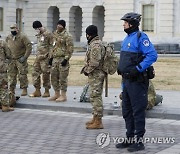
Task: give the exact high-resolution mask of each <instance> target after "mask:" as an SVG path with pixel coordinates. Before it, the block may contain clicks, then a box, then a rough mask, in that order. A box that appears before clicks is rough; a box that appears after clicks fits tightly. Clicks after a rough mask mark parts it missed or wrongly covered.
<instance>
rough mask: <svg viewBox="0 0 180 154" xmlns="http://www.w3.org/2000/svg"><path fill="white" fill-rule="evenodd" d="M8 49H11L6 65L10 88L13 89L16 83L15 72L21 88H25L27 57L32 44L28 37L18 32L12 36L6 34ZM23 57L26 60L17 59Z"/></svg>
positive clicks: (26, 84)
mask: <svg viewBox="0 0 180 154" xmlns="http://www.w3.org/2000/svg"><path fill="white" fill-rule="evenodd" d="M6 42H7V44H8V47H9V49H10V50H11V55H12V61H11V63H10V64H9V67H8V74H9V82H10V90H11V91H14V89H15V88H16V83H17V74H18V73H19V79H20V82H21V84H20V85H21V88H22V89H27V87H28V78H27V73H28V63H27V58H28V57H29V55H30V54H31V51H32V44H31V42H30V40H29V39H28V37H27V36H26V35H25V34H23V33H21V32H19V31H18V33H17V35H15V36H13V35H12V34H10V35H8V37H7V38H6ZM21 57H24V58H25V59H26V60H25V61H24V62H23V63H21V62H20V61H19V59H20V58H21Z"/></svg>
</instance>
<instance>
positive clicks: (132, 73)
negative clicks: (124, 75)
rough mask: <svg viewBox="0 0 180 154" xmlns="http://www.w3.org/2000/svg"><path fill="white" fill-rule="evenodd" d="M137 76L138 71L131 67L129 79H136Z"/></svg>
mask: <svg viewBox="0 0 180 154" xmlns="http://www.w3.org/2000/svg"><path fill="white" fill-rule="evenodd" d="M138 74H139V71H138V70H137V68H136V67H133V68H132V69H131V70H130V72H129V75H130V77H137V76H138Z"/></svg>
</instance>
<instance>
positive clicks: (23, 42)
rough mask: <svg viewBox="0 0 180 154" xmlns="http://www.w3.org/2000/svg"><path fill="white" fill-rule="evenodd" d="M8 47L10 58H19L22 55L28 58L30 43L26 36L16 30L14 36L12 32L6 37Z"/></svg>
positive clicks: (30, 49) (30, 48)
mask: <svg viewBox="0 0 180 154" xmlns="http://www.w3.org/2000/svg"><path fill="white" fill-rule="evenodd" d="M6 42H7V44H8V47H9V49H10V50H11V54H12V59H19V58H20V57H22V56H24V57H25V58H28V57H29V55H30V54H31V51H32V44H31V41H30V40H29V39H28V37H27V36H26V35H25V34H23V33H20V32H18V33H17V35H16V36H13V35H12V34H10V35H8V36H7V38H6Z"/></svg>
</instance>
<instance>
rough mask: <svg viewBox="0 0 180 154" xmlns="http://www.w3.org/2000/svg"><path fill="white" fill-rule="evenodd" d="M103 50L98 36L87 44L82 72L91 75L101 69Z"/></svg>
mask: <svg viewBox="0 0 180 154" xmlns="http://www.w3.org/2000/svg"><path fill="white" fill-rule="evenodd" d="M104 54H105V48H104V46H103V44H102V41H101V40H100V39H99V37H98V36H96V37H95V38H93V39H92V40H91V41H90V43H89V44H88V48H87V52H86V56H85V66H84V70H83V71H84V72H86V73H91V72H92V71H93V70H95V69H102V64H103V58H104Z"/></svg>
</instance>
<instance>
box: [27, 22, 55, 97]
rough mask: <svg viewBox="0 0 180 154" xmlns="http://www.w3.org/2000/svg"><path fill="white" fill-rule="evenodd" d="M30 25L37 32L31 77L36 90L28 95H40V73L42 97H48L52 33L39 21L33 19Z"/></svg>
mask: <svg viewBox="0 0 180 154" xmlns="http://www.w3.org/2000/svg"><path fill="white" fill-rule="evenodd" d="M32 27H33V28H34V29H35V30H36V32H37V34H36V36H37V54H36V59H35V61H34V64H33V71H32V78H33V85H34V87H35V88H36V90H35V91H34V92H33V93H32V94H30V97H40V96H41V91H40V89H41V74H42V80H43V87H44V88H45V92H44V94H43V95H42V97H49V96H50V93H49V89H50V88H51V85H50V67H49V66H48V63H49V53H50V51H51V50H52V42H53V41H52V40H53V37H52V34H51V33H50V32H48V31H47V30H46V28H45V27H43V26H42V24H41V22H40V21H37V20H36V21H34V22H33V25H32Z"/></svg>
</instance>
